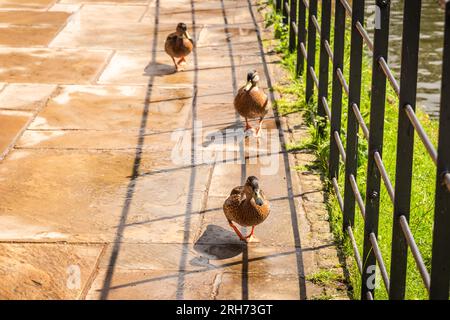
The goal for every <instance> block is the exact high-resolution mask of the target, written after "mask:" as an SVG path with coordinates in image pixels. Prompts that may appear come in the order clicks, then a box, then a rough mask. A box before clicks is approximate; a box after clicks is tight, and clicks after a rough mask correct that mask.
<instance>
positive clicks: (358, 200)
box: [348, 174, 366, 219]
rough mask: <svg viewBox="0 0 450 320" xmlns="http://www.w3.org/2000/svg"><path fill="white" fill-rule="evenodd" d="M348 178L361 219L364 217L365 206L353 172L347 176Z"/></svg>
mask: <svg viewBox="0 0 450 320" xmlns="http://www.w3.org/2000/svg"><path fill="white" fill-rule="evenodd" d="M348 179H349V180H350V185H351V186H352V190H353V194H354V195H355V198H356V203H357V204H358V207H359V211H360V212H361V215H362V217H363V219H366V207H365V206H364V200H363V198H362V197H361V193H360V192H359V189H358V184H357V183H356V179H355V176H354V175H353V174H351V175H349V176H348Z"/></svg>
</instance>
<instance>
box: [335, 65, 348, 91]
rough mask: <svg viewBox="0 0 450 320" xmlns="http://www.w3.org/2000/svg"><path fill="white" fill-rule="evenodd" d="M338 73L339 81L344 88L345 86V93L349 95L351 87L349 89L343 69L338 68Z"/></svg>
mask: <svg viewBox="0 0 450 320" xmlns="http://www.w3.org/2000/svg"><path fill="white" fill-rule="evenodd" d="M336 74H337V76H338V79H339V82H340V83H341V85H342V88H344V91H345V93H346V94H347V96H348V93H349V89H348V85H347V81H345V78H344V75H343V74H342V70H341V69H340V68H337V69H336Z"/></svg>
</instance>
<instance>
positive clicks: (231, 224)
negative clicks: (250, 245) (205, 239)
mask: <svg viewBox="0 0 450 320" xmlns="http://www.w3.org/2000/svg"><path fill="white" fill-rule="evenodd" d="M228 223H229V224H230V227H232V228H233V230H234V232H236V234H237V235H238V237H239V239H241V240H242V241H246V238H244V236H243V235H242V233H241V232H240V231H239V229H238V228H237V227H236V226H235V225H234V224H233V222H232V221H230V220H228Z"/></svg>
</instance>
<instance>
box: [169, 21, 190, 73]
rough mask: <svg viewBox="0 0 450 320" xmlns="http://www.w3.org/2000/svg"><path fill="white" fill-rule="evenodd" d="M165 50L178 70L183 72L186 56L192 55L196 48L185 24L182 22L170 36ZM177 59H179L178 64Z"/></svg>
mask: <svg viewBox="0 0 450 320" xmlns="http://www.w3.org/2000/svg"><path fill="white" fill-rule="evenodd" d="M164 48H165V50H166V52H167V54H168V55H169V56H170V57H171V58H172V61H173V63H174V65H175V68H176V70H177V71H180V70H182V68H181V65H183V64H185V63H186V59H185V58H186V56H187V55H188V54H190V53H191V51H192V49H193V48H194V41H193V40H192V38H191V37H190V36H189V32H188V31H187V26H186V24H185V23H182V22H180V23H179V24H178V25H177V29H176V31H175V32H173V33H171V34H169V36H168V37H167V39H166V43H165V45H164ZM175 58H179V60H178V62H177V61H176V60H175Z"/></svg>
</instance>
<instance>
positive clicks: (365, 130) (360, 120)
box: [352, 103, 369, 141]
mask: <svg viewBox="0 0 450 320" xmlns="http://www.w3.org/2000/svg"><path fill="white" fill-rule="evenodd" d="M352 109H353V113H354V114H355V117H356V120H357V121H358V123H359V126H360V127H361V130H362V131H363V134H364V137H365V138H366V139H367V141H369V129H368V128H367V125H366V123H365V122H364V119H363V117H362V115H361V112H360V111H359V108H358V106H357V105H356V103H353V104H352Z"/></svg>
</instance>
